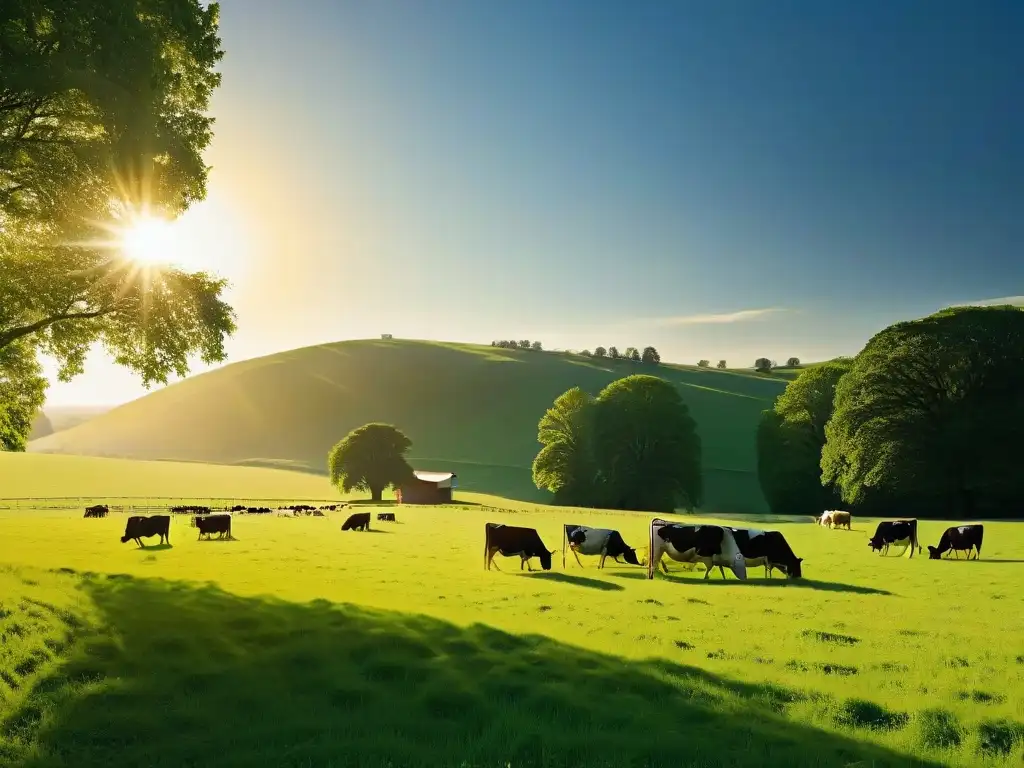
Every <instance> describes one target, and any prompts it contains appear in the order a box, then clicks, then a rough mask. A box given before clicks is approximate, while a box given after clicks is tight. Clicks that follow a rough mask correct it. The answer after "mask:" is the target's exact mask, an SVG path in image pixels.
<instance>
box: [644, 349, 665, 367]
mask: <svg viewBox="0 0 1024 768" xmlns="http://www.w3.org/2000/svg"><path fill="white" fill-rule="evenodd" d="M640 360H641V362H643V363H645V364H647V365H658V364H659V363H660V362H661V355H659V354H658V350H656V349H655V348H654V347H644V351H643V354H642V355H641V356H640Z"/></svg>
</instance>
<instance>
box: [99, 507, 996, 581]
mask: <svg viewBox="0 0 1024 768" xmlns="http://www.w3.org/2000/svg"><path fill="white" fill-rule="evenodd" d="M347 506H348V505H347V504H330V505H325V506H321V507H313V506H310V505H307V504H294V505H290V506H286V507H278V514H284V515H289V516H291V515H313V516H319V517H323V516H324V513H325V512H326V511H335V510H338V509H345V508H346V507H347ZM109 512H110V509H109V507H107V506H106V505H103V504H97V505H95V506H91V507H86V510H85V517H106V516H107V514H109ZM170 512H171V513H172V514H191V515H193V517H192V519H191V526H192V527H193V528H197V529H198V530H199V538H200V539H202V538H203V537H204V536H205V537H206V538H207V539H210V538H212V537H213V535H214V534H217V535H218V538H221V539H224V538H227V539H231V538H233V537H232V534H231V519H232V516H233V515H234V514H269V513H270V512H271V510H270V509H269V508H267V507H247V506H245V505H235V506H233V507H231V508H230V509H226V510H224V511H221V512H215V511H214V510H213V509H211V508H210V507H203V506H175V507H171V509H170ZM370 520H371V513H370V512H356V513H354V514H351V515H349V517H348V518H347V519H346V520H345V522H344V524H343V525H342V526H341V530H343V531H350V530H351V531H367V530H369V529H370ZM377 520H378V521H384V522H396V520H395V513H394V512H379V513H378V514H377ZM814 520H815V522H817V523H818V524H819V525H822V526H825V527H828V528H845V529H846V530H852V528H851V522H852V517H851V515H850V513H849V512H841V511H835V510H831V511H826V512H824V513H823V514H822V515H821V516H820V517H816V518H814ZM170 526H171V515H150V516H140V515H133V516H131V517H129V518H128V520H127V522H126V524H125V532H124V536H122V537H121V542H122V543H125V542H128V541H135V543H136V544H137V545H138V546H140V547H142V546H144V544H143V543H142V539H144V538H149V537H152V536H158V537H159V541H160V543H161V544H165V543H166V544H170ZM984 533H985V528H984V526H983V525H980V524H976V525H960V526H953V527H951V528H947V529H946V530H945V532H943V534H942V537H941V538H940V539H939V543H938V546H934V547H932V546H929V547H928V555H929V557H930V558H931V559H933V560H937V559H939V558H941V557H942V556H943V555H944V554H946V553H947V552H951V553H953V555H954V557H959V553H960V552H965V553H966V556H967V559H970V557H971V552H972V551H973V552H974V555H975V559H978V558H979V557H980V556H981V545H982V539H983V538H984ZM563 534H564V535H563V539H562V543H563V549H562V567H563V568H564V567H565V548H566V546H567V547H568V550H569V551H570V552H571V553H572V555H573V557H575V558H576V562H577V563H578V564H579V565H580V567H582V566H583V563H582V562H581V561H580V558H579V556H580V555H590V556H597V557H600V560H599V562H598V565H597V567H598V568H599V569H601V568H604V567H605V562H606V560H607V559H608V558H609V557H610V558H612V559H613V560H614V561H615V562H617V563H626V564H628V565H636V566H639V567H646V568H647V577H648V578H654V573H655V571H656V570H657V568H658V567H659V566H660V567H661V569H662V571H663V572H665V573H668V568H667V567H666V563H665V559H666V558H668V559H669V560H674V561H676V562H678V563H684V564H686V565H689V566H691V567H693V566H696V565H698V564H700V565H703V566H704V578H705V579H708V578H709V577H710V576H711V571H712V569H714V568H716V567H717V568H718V570H719V571H720V573H721V574H722V578H725V568H729V569H730V570H731V571H732V572H733V573H734V574H735V575H736V577H737V578H739V579H746V578H747V569H748V568H759V567H763V568H764V569H765V576H766V577H767V578H771V577H772V572H773V571H776V570H777V571H779V572H781V573H782V574H784V575H785V577H786V578H789V579H799V578H801V577H802V575H803V573H802V568H801V563H802V562H803V558H800V557H797V556H796V554H795V553H794V552H793V549H792V548H791V547H790V545H789V542H787V541H786V537H785V536H783V535H782V533H781V532H779V531H766V530H760V529H755V528H735V527H731V526H722V525H698V524H692V523H676V522H671V521H668V520H663V519H661V518H654V519H653V520H651V522H650V529H649V538H648V543H647V546H646V547H644V548H642V549H645V550H646V554H647V556H646V557H643V558H642V557H640V556H639V555H638V554H637V548H636V547H631V546H629V545H628V544H626V542H625V540H624V539H623V538H622V534H620V533H619V532H618V531H616V530H612V529H608V528H591V527H589V526H585V525H565V526H564V531H563ZM868 546H869V547H871V550H872V551H873V552H878V553H879V554H882V555H886V554H888V552H889V549H890V547H894V546H895V547H899V548H901V549H902V552H903V553H907V552H909V554H910V556H911V557H913V556H914V553H915V552H918V553H920V552H921V551H922V548H921V546H920V544H919V543H918V537H917V520H884V521H882V522H880V523H879V524H878V526H877V528H876V529H875V533H874V535H873V536H872V537H871V538H870V539H868ZM499 554H500V555H502V556H504V557H519V558H520V564H519V568H520V570H522V569H523V567H524V566H525V567H526V568H527V569H529V570H531V571H532V570H533V568H532V566H531V565H530V561H531V560H532V559H534V558H537V559H538V560H539V561H540V565H541V568H543V569H544V570H545V571H549V570H551V556H552V555H554V554H555V550H553V549H551V550H549V549H548V548H547V547H546V546H545V545H544V542H543V540H542V539H541V537H540V534H538V533H537V530H536V529H535V528H523V527H517V526H511V525H505V524H501V523H487V524H486V525H485V528H484V568H485V569H486V570H490V568H491V566H492V565H493V564H494V563H493V560H494V556H495V555H499ZM620 558H621V559H620ZM495 567H497V566H495Z"/></svg>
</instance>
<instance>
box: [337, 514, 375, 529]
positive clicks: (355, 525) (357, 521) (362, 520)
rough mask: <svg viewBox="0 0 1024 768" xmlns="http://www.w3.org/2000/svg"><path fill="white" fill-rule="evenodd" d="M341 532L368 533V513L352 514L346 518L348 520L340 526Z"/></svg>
mask: <svg viewBox="0 0 1024 768" xmlns="http://www.w3.org/2000/svg"><path fill="white" fill-rule="evenodd" d="M341 530H343V531H368V530H370V513H369V512H354V513H353V514H351V515H349V516H348V520H346V521H345V523H344V525H342V526H341Z"/></svg>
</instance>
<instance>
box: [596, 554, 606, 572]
mask: <svg viewBox="0 0 1024 768" xmlns="http://www.w3.org/2000/svg"><path fill="white" fill-rule="evenodd" d="M607 557H608V555H606V554H602V555H601V560H600V562H598V564H597V568H598V570H600V569H602V568H604V561H605V559H606V558H607Z"/></svg>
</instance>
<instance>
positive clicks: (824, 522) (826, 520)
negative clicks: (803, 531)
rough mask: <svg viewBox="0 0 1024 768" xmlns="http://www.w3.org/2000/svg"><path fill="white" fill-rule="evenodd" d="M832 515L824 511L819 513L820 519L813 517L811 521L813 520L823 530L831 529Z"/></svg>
mask: <svg viewBox="0 0 1024 768" xmlns="http://www.w3.org/2000/svg"><path fill="white" fill-rule="evenodd" d="M832 514H833V513H832V512H831V511H830V510H826V511H825V512H822V513H821V516H820V517H815V518H813V520H814V522H816V523H817V524H818V525H820V526H823V527H825V528H831V527H832Z"/></svg>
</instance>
